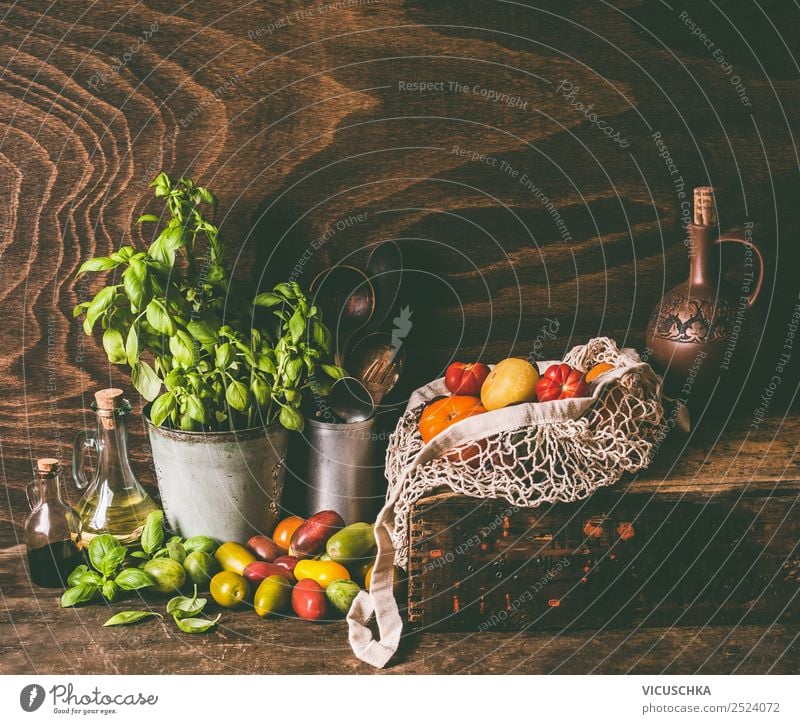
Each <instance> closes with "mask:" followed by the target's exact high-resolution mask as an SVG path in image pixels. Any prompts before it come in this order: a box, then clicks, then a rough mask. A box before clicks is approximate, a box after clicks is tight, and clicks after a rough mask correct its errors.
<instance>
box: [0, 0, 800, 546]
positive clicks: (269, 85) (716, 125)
mask: <svg viewBox="0 0 800 724" xmlns="http://www.w3.org/2000/svg"><path fill="white" fill-rule="evenodd" d="M683 10H684V8H683V6H681V5H679V4H675V3H674V2H673V0H670V2H669V3H667V2H656V1H653V2H640V1H637V0H623V1H622V2H616V3H607V2H601V1H597V0H595V1H588V0H587V1H585V2H571V3H563V2H556V1H555V0H551V1H549V2H548V1H544V2H537V3H525V2H510V1H501V0H497V1H495V0H482V1H479V2H475V1H471V0H459V2H452V3H442V2H439V1H433V0H431V1H399V0H380V1H373V2H369V1H368V0H363V1H361V2H359V1H356V0H353V1H352V2H347V0H344V1H339V2H326V1H325V0H321V1H320V2H316V1H312V2H306V3H298V2H289V1H288V0H286V1H285V2H279V1H269V2H240V1H239V0H216V1H215V2H194V3H191V2H190V3H186V4H181V3H175V2H167V1H166V0H160V1H154V0H148V2H143V3H132V2H119V1H114V0H99V1H98V2H95V3H92V4H91V5H90V4H88V3H77V2H55V3H50V2H40V1H38V0H26V1H25V2H24V3H0V17H1V18H2V20H1V21H0V64H1V65H2V74H0V134H1V135H0V138H2V141H0V144H1V145H0V179H1V180H2V184H0V193H1V194H2V198H0V212H1V213H2V216H0V219H1V223H2V236H1V237H0V243H1V244H2V256H1V257H0V262H1V266H0V274H1V275H2V276H1V280H2V283H0V298H1V299H2V309H3V312H4V314H3V324H2V327H0V380H2V385H3V394H2V396H0V436H1V437H0V444H2V450H1V453H2V462H3V475H4V482H5V491H6V495H4V496H3V502H2V503H0V518H2V528H3V539H4V540H7V541H8V542H9V543H10V542H14V539H15V537H16V536H17V535H18V534H19V526H20V525H21V524H22V522H23V521H24V518H25V515H26V511H27V506H26V504H25V501H24V495H23V493H22V486H23V485H24V484H25V482H26V481H27V480H28V478H29V477H30V460H31V458H35V457H37V456H42V455H45V454H47V455H51V454H57V455H59V456H60V457H62V459H64V460H67V459H68V458H69V456H70V448H71V442H72V436H73V434H74V432H75V431H76V430H77V429H80V428H81V427H83V426H84V425H85V424H86V422H87V418H86V413H85V408H86V407H87V406H88V402H89V401H90V399H91V393H92V392H93V391H94V390H95V389H96V388H98V387H100V386H105V385H108V384H109V383H115V384H119V385H122V386H123V387H125V388H126V389H127V390H129V391H131V386H130V384H129V381H128V378H127V376H126V374H125V371H124V370H123V369H122V368H111V367H110V366H109V365H108V363H107V362H106V361H105V357H104V355H103V353H102V350H101V347H100V345H99V342H98V340H97V339H96V338H87V337H85V336H84V335H83V333H82V330H81V328H80V325H79V324H77V323H76V322H74V321H73V320H72V317H71V309H72V307H73V305H75V304H76V303H77V302H79V301H82V300H85V299H87V298H88V297H89V295H90V294H91V293H92V292H93V291H94V290H95V289H96V288H97V286H98V285H99V284H100V282H101V280H100V279H97V278H95V279H88V280H78V279H76V277H75V271H76V270H77V268H78V266H79V265H80V263H81V262H82V261H83V260H85V259H86V258H87V257H89V256H91V255H96V254H104V253H107V252H109V251H110V250H112V249H113V248H115V247H116V246H118V245H120V244H121V243H123V242H125V243H131V242H132V243H134V244H136V245H142V244H144V243H145V242H146V241H147V240H146V239H144V238H143V237H142V236H141V234H140V232H139V231H138V230H137V229H135V228H134V226H133V221H134V220H135V218H136V217H137V216H138V215H139V214H140V213H142V212H143V211H145V210H154V211H158V210H159V209H158V206H157V205H156V204H154V203H153V201H152V199H151V196H150V194H149V192H148V189H147V183H148V182H149V181H150V180H151V179H152V177H154V176H155V175H156V173H157V172H158V171H159V170H161V169H164V170H166V171H168V172H169V173H171V174H173V175H175V176H178V175H181V174H189V175H192V176H193V177H194V178H195V179H196V180H197V181H198V182H201V183H203V184H204V185H207V186H210V187H211V188H212V189H213V190H214V191H215V192H216V193H217V194H218V196H219V197H220V199H221V216H220V220H221V222H222V230H223V233H224V236H225V238H226V239H227V243H228V245H229V247H230V253H231V259H232V260H233V259H235V266H236V273H237V274H240V275H241V276H242V277H243V278H250V279H255V280H259V279H262V280H263V281H264V283H266V282H267V281H272V280H277V279H280V278H285V277H287V276H288V275H289V274H290V273H291V270H292V268H293V267H294V266H295V264H297V263H298V261H299V260H300V259H302V258H303V257H304V255H305V256H306V258H307V263H306V264H305V265H304V266H303V267H302V270H301V273H300V275H299V277H298V279H299V280H300V281H301V282H303V281H304V280H305V281H308V280H310V278H311V277H312V275H313V274H314V273H316V271H319V270H321V269H322V268H324V267H325V266H327V265H329V264H331V263H334V262H337V261H341V260H344V259H346V260H348V262H352V261H354V262H356V263H359V262H363V260H364V258H365V256H366V253H367V251H368V248H369V247H370V245H374V244H375V243H376V242H379V241H381V240H384V239H396V240H398V242H399V244H400V245H401V248H402V249H403V252H404V254H405V258H406V263H407V267H408V272H407V274H406V283H405V286H404V291H403V300H404V303H405V304H408V306H409V308H410V310H411V312H412V322H413V328H412V332H411V335H410V336H409V339H408V343H409V355H410V369H409V374H408V376H407V379H406V381H405V384H406V387H410V386H412V385H414V384H417V383H419V382H420V381H423V380H426V379H429V378H431V377H433V376H436V375H438V374H439V373H440V372H441V370H442V368H443V366H444V365H445V364H446V363H447V361H448V360H449V359H450V358H451V356H452V354H453V350H454V349H456V348H458V349H459V356H460V357H462V358H469V357H473V356H477V355H479V354H480V355H482V356H483V357H484V358H485V359H487V360H493V359H498V358H500V357H502V356H505V355H508V354H510V353H515V354H523V355H528V354H531V353H538V354H541V355H542V356H543V357H545V358H546V357H549V356H551V355H552V356H556V355H559V354H560V353H561V352H563V351H564V350H565V349H567V348H568V347H570V346H571V345H573V344H575V343H578V342H581V341H584V340H586V339H587V338H589V337H591V336H593V335H596V334H607V335H611V336H615V337H616V338H617V339H618V340H619V341H620V342H622V343H626V344H635V345H641V342H642V331H643V328H644V326H645V324H646V321H647V317H648V314H649V312H650V309H651V308H652V307H653V305H654V304H655V303H656V302H657V301H658V300H659V298H660V297H661V295H662V293H663V292H664V291H665V290H666V289H669V288H670V287H672V286H673V285H674V284H676V283H677V282H679V281H681V280H682V279H683V277H684V276H685V274H686V269H687V261H686V249H685V247H684V245H683V233H682V231H681V229H680V199H679V197H678V195H677V193H676V188H675V185H674V179H675V176H671V175H670V173H669V170H668V168H667V166H666V164H665V161H664V159H662V158H660V157H659V155H658V154H659V149H658V148H657V147H656V144H655V142H654V140H653V137H652V136H653V134H654V133H656V132H661V134H662V136H663V139H664V141H665V143H666V144H667V146H668V148H669V150H670V153H671V155H672V157H673V158H674V161H675V163H676V165H677V168H678V172H679V173H678V174H677V175H679V176H682V177H683V179H684V181H685V184H686V190H687V192H690V189H691V187H692V186H696V185H701V184H708V183H710V184H712V185H714V186H716V187H718V188H719V190H720V194H719V202H720V212H721V224H722V226H723V227H724V228H726V229H728V228H734V227H737V226H739V225H741V224H743V223H744V222H747V221H752V222H753V223H754V229H753V235H754V238H755V239H756V240H757V241H758V242H759V243H760V244H761V246H762V249H763V250H764V252H765V253H766V255H767V257H768V259H769V270H768V276H767V281H766V285H765V292H764V303H763V305H762V306H763V309H762V312H763V313H764V315H765V317H766V319H767V323H766V326H765V330H766V333H765V337H764V339H763V340H762V350H761V352H760V356H759V364H761V365H762V367H763V369H765V370H769V369H771V368H773V367H774V365H775V358H776V350H777V348H778V347H780V346H781V345H782V344H783V340H784V338H785V335H786V325H787V322H788V321H789V319H790V317H791V313H792V309H793V306H794V304H795V303H796V301H797V296H798V283H797V281H796V275H797V268H798V266H797V265H798V257H799V256H800V255H799V254H798V251H797V247H798V244H797V240H796V236H797V232H798V229H799V228H800V203H798V201H797V199H798V193H799V192H800V178H799V177H798V155H797V148H796V144H795V142H794V140H793V138H792V131H793V130H795V129H796V128H797V123H798V111H797V109H798V108H799V107H800V67H798V63H797V60H796V59H795V56H796V55H797V50H798V40H797V38H798V31H799V30H800V22H798V19H799V18H800V11H798V7H797V5H796V4H795V3H788V2H784V1H780V0H772V1H765V2H760V3H758V4H756V3H753V2H749V1H747V2H742V1H741V0H736V1H734V0H728V1H726V2H710V3H700V4H698V3H692V4H690V5H689V6H688V8H687V10H688V14H689V16H690V17H691V19H692V20H694V21H695V22H696V24H697V26H698V27H700V28H701V29H702V31H703V32H705V33H706V34H707V37H708V41H707V42H708V43H712V42H713V44H714V45H713V48H711V49H709V48H707V47H706V45H705V44H704V43H703V42H702V41H701V39H700V38H698V37H696V36H693V35H692V30H691V28H690V27H689V26H687V25H686V23H685V22H684V20H683V19H681V17H680V16H681V13H682V12H683ZM714 50H719V53H721V55H718V57H715V56H714V55H713V52H714ZM720 58H721V59H722V60H723V61H724V62H720ZM728 63H730V64H731V67H730V69H729V70H728V66H727V65H726V64H728ZM734 76H738V77H739V79H740V84H741V87H742V88H743V89H745V90H746V95H747V97H748V99H749V103H750V107H747V106H746V105H745V103H744V102H743V101H742V99H741V98H740V95H739V93H737V89H736V87H735V83H733V82H732V81H731V79H732V77H734ZM565 80H566V81H569V82H570V83H572V85H573V86H574V87H578V89H579V90H577V91H576V93H575V96H574V98H575V99H577V100H579V101H582V102H583V103H584V104H586V105H588V104H590V103H591V104H593V110H594V112H596V113H597V115H598V117H599V118H600V119H602V120H603V121H605V122H606V123H607V124H608V125H609V126H611V127H612V128H613V129H614V130H615V131H618V132H619V134H620V136H619V137H620V138H621V139H626V140H627V142H628V145H627V147H625V148H621V147H620V144H618V143H616V142H614V141H613V140H610V139H609V138H608V137H607V136H606V135H604V134H603V133H602V132H601V131H600V130H599V129H598V128H597V127H595V126H594V125H592V123H590V122H587V120H586V118H584V116H583V115H582V114H581V112H580V111H578V110H576V109H575V108H574V107H573V106H572V105H571V104H570V102H569V100H568V99H567V98H565V97H564V96H565V93H564V91H559V90H558V87H559V85H560V84H561V83H562V81H565ZM413 82H433V83H441V84H443V85H440V86H438V89H434V90H430V91H427V92H423V93H420V92H414V91H412V90H408V89H404V88H407V86H405V84H406V83H413ZM455 84H460V85H458V86H457V85H455ZM461 86H464V87H465V88H466V92H462V90H461ZM476 87H477V91H476ZM480 89H485V90H486V91H494V92H496V93H498V94H503V93H507V94H511V95H512V96H516V97H518V98H519V102H518V103H516V104H514V106H515V107H510V106H509V105H508V104H505V103H503V102H494V101H492V100H489V99H488V98H487V97H486V96H484V95H481V93H480ZM456 146H458V147H459V148H464V149H468V150H469V151H470V152H474V153H476V154H481V153H484V154H487V155H489V156H491V157H492V158H496V159H497V162H496V165H495V166H494V167H493V166H491V165H490V163H491V162H490V163H486V162H482V161H480V160H469V159H468V158H465V157H463V156H459V155H458V153H454V151H453V149H454V147H456ZM501 161H502V162H505V165H503V166H502V167H501V165H500V162H501ZM508 169H510V170H508ZM515 172H516V175H515ZM522 174H527V176H528V177H530V178H531V179H532V181H533V183H535V184H536V186H537V187H539V188H540V189H541V193H542V194H544V195H546V196H547V197H548V198H549V199H550V200H552V202H553V204H554V206H555V208H556V209H557V211H558V213H559V214H560V216H561V218H562V219H563V221H564V224H565V225H566V228H567V229H568V233H569V235H570V236H571V238H572V240H571V241H567V242H565V241H564V239H563V237H562V229H559V227H558V226H557V224H556V223H555V221H554V219H553V216H552V215H551V212H550V211H549V210H548V208H547V207H546V206H545V205H544V204H543V203H542V199H541V198H537V196H536V194H535V193H534V192H532V191H531V190H530V189H529V188H526V187H525V185H524V184H523V183H521V177H522ZM358 215H362V217H361V220H360V221H356V222H354V223H352V224H350V225H348V224H347V223H343V224H340V226H342V228H341V229H339V228H337V222H339V221H343V220H347V219H348V218H350V217H358ZM328 230H332V232H333V233H332V235H331V234H328V236H330V238H329V239H328V240H327V241H326V242H325V243H324V244H322V245H321V247H320V248H319V249H313V245H312V244H311V242H312V240H314V239H318V238H320V237H322V236H323V235H325V234H326V231H328ZM309 249H311V252H310V253H309V254H306V250H309ZM547 318H549V319H550V320H556V321H555V322H554V323H553V322H546V319H547ZM543 325H547V326H548V327H550V328H551V329H552V328H553V325H555V327H557V332H556V334H555V336H554V338H553V339H550V338H549V337H548V336H547V335H543V334H542V333H541V329H542V326H543ZM797 355H798V356H800V351H798V352H797ZM793 365H794V363H793ZM790 367H791V368H792V369H796V365H794V366H790ZM794 379H795V378H793V377H792V376H791V375H790V374H789V373H788V372H787V374H786V376H785V377H784V378H783V380H784V381H783V384H782V385H781V390H780V391H781V393H782V397H780V399H779V398H778V397H776V398H775V400H774V401H773V402H772V405H771V409H770V413H771V414H777V415H782V414H784V413H785V412H786V409H787V406H788V405H789V403H790V402H791V401H792V398H793V393H794V391H795V389H796V383H795V382H794V381H793V380H794ZM749 386H750V387H751V388H752V390H754V391H755V392H758V393H760V391H761V389H762V388H763V386H764V380H763V379H761V378H760V377H757V376H756V377H755V379H754V380H753V381H752V382H751V383H750V384H749ZM734 392H735V391H732V390H730V389H726V390H724V394H725V395H730V396H731V397H733V396H734V394H733V393H734ZM132 399H134V400H135V396H134V397H132ZM398 401H402V394H400V395H399V396H398ZM134 428H135V429H134V434H135V439H134V448H135V449H136V450H137V462H138V465H139V470H140V472H141V473H142V475H143V477H144V478H145V479H147V480H148V481H152V477H151V476H150V474H149V470H148V467H147V464H146V451H145V450H144V448H143V435H142V426H141V424H140V423H138V422H135V423H134ZM68 487H69V489H70V494H71V496H72V497H73V499H74V497H75V494H74V488H73V487H72V483H71V481H69V483H68ZM9 522H13V526H12V525H9Z"/></svg>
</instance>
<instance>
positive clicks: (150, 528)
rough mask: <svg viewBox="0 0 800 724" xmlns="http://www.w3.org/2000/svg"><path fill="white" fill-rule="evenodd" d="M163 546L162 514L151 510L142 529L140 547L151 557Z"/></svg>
mask: <svg viewBox="0 0 800 724" xmlns="http://www.w3.org/2000/svg"><path fill="white" fill-rule="evenodd" d="M163 544H164V512H163V511H161V510H152V511H150V512H149V513H148V514H147V518H146V519H145V521H144V528H143V529H142V538H141V542H140V545H141V546H142V550H143V551H144V552H145V553H147V554H148V555H151V554H153V553H155V551H157V550H158V549H159V548H161V546H162V545H163Z"/></svg>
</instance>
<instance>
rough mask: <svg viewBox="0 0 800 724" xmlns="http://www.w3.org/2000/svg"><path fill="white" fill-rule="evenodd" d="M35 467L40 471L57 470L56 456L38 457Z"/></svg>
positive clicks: (51, 471) (49, 471)
mask: <svg viewBox="0 0 800 724" xmlns="http://www.w3.org/2000/svg"><path fill="white" fill-rule="evenodd" d="M36 469H37V470H38V471H39V472H40V473H54V472H56V471H57V470H58V458H39V459H38V460H37V461H36Z"/></svg>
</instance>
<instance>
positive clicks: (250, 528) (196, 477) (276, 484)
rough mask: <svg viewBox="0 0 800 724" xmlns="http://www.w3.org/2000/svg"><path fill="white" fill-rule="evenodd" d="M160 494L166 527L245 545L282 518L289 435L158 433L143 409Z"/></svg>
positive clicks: (277, 430)
mask: <svg viewBox="0 0 800 724" xmlns="http://www.w3.org/2000/svg"><path fill="white" fill-rule="evenodd" d="M144 417H145V421H146V425H147V432H148V435H149V437H150V445H151V447H152V452H153V463H154V464H155V469H156V477H157V478H158V489H159V492H160V494H161V504H162V506H163V508H164V513H165V515H166V518H167V521H168V522H169V525H170V527H171V528H172V529H173V530H174V531H175V532H176V533H178V534H180V535H182V536H184V537H189V536H193V535H210V536H212V537H214V538H216V539H217V540H220V541H228V540H233V541H239V542H240V543H245V542H246V541H247V540H248V539H249V538H250V537H251V536H253V535H255V534H257V533H264V534H267V535H268V534H269V533H270V532H271V531H272V528H273V527H274V525H275V523H276V522H277V521H278V519H279V517H280V509H279V506H280V501H281V495H282V494H283V479H284V463H285V460H286V446H287V442H288V432H287V431H286V429H285V428H283V427H282V426H281V425H279V424H277V423H276V424H275V425H272V426H270V427H268V428H252V429H250V430H242V431H237V432H182V431H180V430H169V429H166V428H163V427H156V426H155V425H153V423H152V422H150V419H149V417H148V415H147V409H145V415H144Z"/></svg>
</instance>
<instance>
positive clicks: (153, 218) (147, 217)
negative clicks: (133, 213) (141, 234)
mask: <svg viewBox="0 0 800 724" xmlns="http://www.w3.org/2000/svg"><path fill="white" fill-rule="evenodd" d="M145 221H158V217H157V216H156V215H155V214H142V215H141V216H140V217H139V218H138V219H136V223H137V224H141V223H144V222H145Z"/></svg>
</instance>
